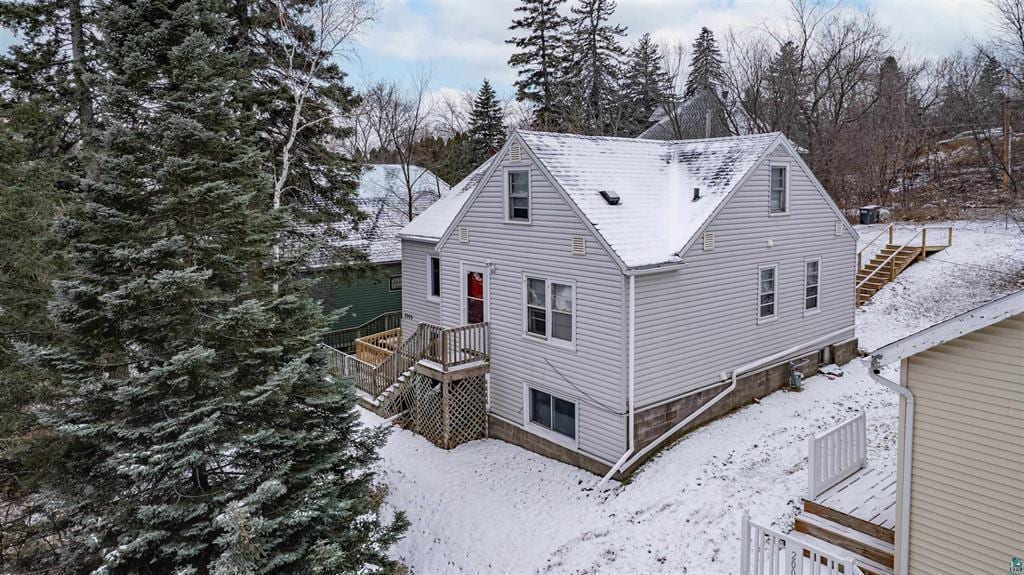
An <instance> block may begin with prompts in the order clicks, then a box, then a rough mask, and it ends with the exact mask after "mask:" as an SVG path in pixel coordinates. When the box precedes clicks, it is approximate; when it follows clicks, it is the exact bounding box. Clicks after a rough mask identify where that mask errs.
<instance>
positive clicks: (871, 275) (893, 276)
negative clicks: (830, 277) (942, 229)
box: [855, 230, 921, 290]
mask: <svg viewBox="0 0 1024 575" xmlns="http://www.w3.org/2000/svg"><path fill="white" fill-rule="evenodd" d="M920 234H921V230H917V233H916V234H914V235H913V237H911V238H910V239H909V240H907V243H905V244H903V245H902V246H900V247H898V248H896V250H895V251H894V252H892V253H891V254H889V257H887V258H885V261H883V262H882V263H880V264H878V265H877V266H875V269H873V270H871V273H869V274H868V275H867V276H866V277H865V278H864V279H862V280H860V283H858V284H857V287H856V288H855V289H857V290H859V289H860V287H861V286H862V285H864V282H866V281H868V280H869V279H871V278H872V277H874V275H875V274H876V273H878V270H880V269H882V268H884V267H885V264H887V263H889V262H890V261H891V262H892V268H893V273H892V277H890V278H889V280H890V281H892V279H893V278H895V276H896V274H895V268H896V262H895V261H894V259H893V258H895V257H896V255H897V254H899V253H900V252H902V251H903V248H905V247H907V246H909V245H910V244H911V243H913V242H914V240H916V239H917V236H919V235H920Z"/></svg>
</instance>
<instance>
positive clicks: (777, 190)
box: [768, 165, 789, 214]
mask: <svg viewBox="0 0 1024 575" xmlns="http://www.w3.org/2000/svg"><path fill="white" fill-rule="evenodd" d="M768 211H769V212H770V213H773V214H784V213H786V212H788V211H789V167H788V166H785V165H781V166H780V165H773V166H772V167H771V202H770V204H769V208H768Z"/></svg>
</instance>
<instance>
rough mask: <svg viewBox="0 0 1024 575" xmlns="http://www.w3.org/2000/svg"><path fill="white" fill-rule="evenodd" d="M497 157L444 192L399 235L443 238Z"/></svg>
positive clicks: (421, 238) (425, 239)
mask: <svg viewBox="0 0 1024 575" xmlns="http://www.w3.org/2000/svg"><path fill="white" fill-rule="evenodd" d="M495 157H496V156H491V158H489V159H488V160H487V161H486V162H484V163H482V164H480V166H478V167H477V169H475V170H473V171H472V172H471V173H470V174H469V175H468V176H466V177H465V178H463V179H462V181H461V182H459V183H458V184H456V185H455V187H453V188H452V189H451V190H450V191H448V192H447V193H446V194H444V195H443V196H442V197H441V199H440V200H438V201H437V202H435V203H434V205H432V206H430V207H429V208H427V209H426V210H425V211H424V212H423V213H421V214H420V215H419V216H417V217H416V218H415V219H413V221H411V222H408V224H407V225H406V226H405V227H404V228H402V229H401V230H400V231H399V233H398V237H400V238H404V239H409V240H423V241H428V242H436V241H437V240H439V239H441V236H442V235H444V232H445V230H446V229H448V226H449V225H451V223H452V220H454V219H455V216H456V215H458V213H459V210H461V209H462V206H463V204H465V203H466V200H468V199H469V196H470V195H471V194H472V192H473V190H474V189H476V185H477V184H478V183H479V182H480V180H481V179H482V178H483V176H484V174H486V173H487V172H488V171H489V168H490V166H491V164H492V163H493V162H494V158H495Z"/></svg>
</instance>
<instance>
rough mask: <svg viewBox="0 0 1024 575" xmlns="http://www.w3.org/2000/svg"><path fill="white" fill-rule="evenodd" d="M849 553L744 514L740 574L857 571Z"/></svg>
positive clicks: (843, 574)
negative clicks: (817, 544)
mask: <svg viewBox="0 0 1024 575" xmlns="http://www.w3.org/2000/svg"><path fill="white" fill-rule="evenodd" d="M859 573H860V570H859V568H858V567H857V566H856V564H855V562H854V560H853V559H852V558H850V557H842V556H839V555H837V554H835V553H832V552H829V551H825V550H824V549H820V548H818V547H817V546H815V545H813V544H811V543H810V542H808V541H805V540H802V539H797V538H795V537H791V536H789V535H783V534H782V533H780V532H779V531H775V530H774V529H771V528H769V527H764V526H762V525H758V524H757V523H755V522H753V521H751V520H750V516H748V515H747V514H745V513H744V514H743V521H742V527H741V530H740V573H739V575H859Z"/></svg>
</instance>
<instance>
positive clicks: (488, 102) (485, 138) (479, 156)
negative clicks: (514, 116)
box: [469, 78, 505, 165]
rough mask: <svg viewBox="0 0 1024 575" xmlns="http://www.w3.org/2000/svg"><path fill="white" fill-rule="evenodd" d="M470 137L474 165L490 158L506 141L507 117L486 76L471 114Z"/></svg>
mask: <svg viewBox="0 0 1024 575" xmlns="http://www.w3.org/2000/svg"><path fill="white" fill-rule="evenodd" d="M469 139H470V141H471V142H472V145H473V162H472V163H473V165H479V164H480V163H481V162H483V161H484V160H486V159H487V158H490V157H491V156H493V155H494V154H495V153H497V152H498V150H499V149H500V148H501V146H502V144H504V143H505V118H504V114H502V110H501V104H499V103H498V98H497V95H496V94H495V93H494V88H492V87H491V83H490V82H488V81H487V79H486V78H484V83H483V85H482V86H480V91H479V92H477V95H476V98H475V99H474V100H473V109H472V110H471V111H470V114H469Z"/></svg>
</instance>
